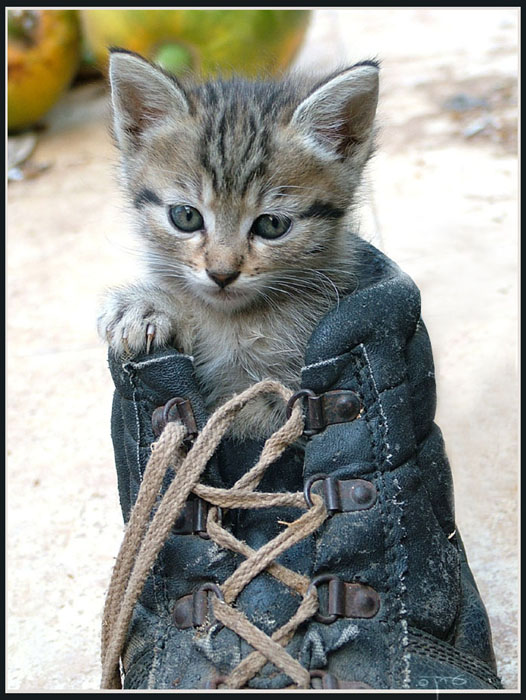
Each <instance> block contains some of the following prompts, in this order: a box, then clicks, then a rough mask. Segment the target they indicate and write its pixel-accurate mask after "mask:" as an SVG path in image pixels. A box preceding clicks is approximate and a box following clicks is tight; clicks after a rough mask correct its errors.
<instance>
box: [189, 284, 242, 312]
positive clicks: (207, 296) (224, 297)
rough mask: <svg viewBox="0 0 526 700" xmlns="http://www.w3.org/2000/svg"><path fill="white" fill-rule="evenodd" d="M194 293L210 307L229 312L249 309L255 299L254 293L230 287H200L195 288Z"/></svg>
mask: <svg viewBox="0 0 526 700" xmlns="http://www.w3.org/2000/svg"><path fill="white" fill-rule="evenodd" d="M194 293H195V295H196V296H197V297H198V298H199V300H200V301H201V302H204V303H205V304H206V305H207V306H208V307H210V308H212V309H214V310H215V311H221V312H223V313H227V314H228V313H235V312H237V311H243V310H244V309H248V308H249V307H250V306H252V305H253V303H254V301H255V295H254V294H253V293H251V292H247V291H245V290H240V289H235V288H229V287H227V288H225V289H219V288H217V289H213V288H209V287H198V288H194Z"/></svg>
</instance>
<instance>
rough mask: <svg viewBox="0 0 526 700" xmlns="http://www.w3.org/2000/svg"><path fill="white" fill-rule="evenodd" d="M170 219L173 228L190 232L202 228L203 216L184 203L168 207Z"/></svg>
mask: <svg viewBox="0 0 526 700" xmlns="http://www.w3.org/2000/svg"><path fill="white" fill-rule="evenodd" d="M170 219H171V221H172V224H173V225H174V226H175V228H178V229H179V231H184V232H185V233H192V232H193V231H197V230H198V229H200V228H203V224H204V222H203V217H202V216H201V214H200V213H199V212H198V211H197V209H194V207H189V206H187V205H185V204H178V205H177V206H176V207H170Z"/></svg>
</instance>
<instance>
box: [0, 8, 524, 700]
mask: <svg viewBox="0 0 526 700" xmlns="http://www.w3.org/2000/svg"><path fill="white" fill-rule="evenodd" d="M518 13H519V11H518V8H468V9H466V8H464V9H459V8H446V9H438V8H406V9H385V8H384V9H381V8H369V9H357V10H353V9H339V10H310V11H307V10H301V9H300V10H291V11H284V10H279V11H278V10H276V11H274V10H254V11H248V10H221V9H214V10H184V11H183V10H177V11H175V10H146V11H137V10H82V11H75V10H23V9H16V10H9V11H7V25H8V46H7V52H8V96H7V97H8V130H9V138H8V157H7V159H8V163H7V165H8V184H7V205H8V206H7V234H8V238H7V264H6V268H7V341H8V342H7V408H8V411H7V434H8V441H7V468H8V475H7V493H8V498H7V510H8V512H7V533H8V534H7V563H8V572H7V583H8V606H7V611H8V617H7V647H8V650H7V686H6V689H7V690H11V691H13V690H14V691H21V690H24V691H37V692H38V691H50V690H58V691H60V690H70V691H83V690H96V689H97V688H98V686H99V679H100V666H99V629H100V619H101V612H102V606H103V601H104V595H105V591H106V586H107V584H108V582H109V576H110V572H111V568H112V565H113V561H114V558H115V555H116V553H117V550H118V547H119V544H120V541H121V538H122V534H123V527H122V520H121V513H120V507H119V502H118V493H117V482H116V476H115V471H114V463H113V450H112V445H111V440H110V411H111V399H112V391H113V385H112V382H111V378H110V375H109V372H108V369H107V363H106V350H105V347H104V346H103V345H102V343H101V342H100V341H99V340H98V338H97V335H96V330H95V319H96V309H97V303H98V299H99V296H100V294H101V292H102V290H103V289H104V287H105V286H108V285H110V284H115V283H116V282H120V281H123V280H124V279H128V278H130V277H133V276H134V275H135V274H136V269H137V263H138V261H137V255H136V254H134V252H133V251H134V250H135V244H134V241H133V240H132V239H131V238H130V237H129V233H128V231H129V224H130V218H129V213H128V211H127V210H126V208H125V206H124V200H123V199H122V198H121V195H120V192H119V187H118V182H117V159H116V153H115V151H114V149H113V146H112V143H111V139H110V136H109V131H108V126H109V119H108V116H109V113H108V104H107V96H108V93H107V86H106V80H105V68H106V61H107V47H108V46H110V45H117V46H122V47H125V48H128V49H131V50H134V51H138V52H140V53H142V54H143V55H146V56H148V57H149V58H151V59H152V60H153V61H156V62H158V63H159V64H160V65H162V66H163V67H165V68H166V69H167V70H171V71H173V72H175V73H177V72H179V71H184V70H187V69H192V70H196V71H198V72H200V73H202V74H204V75H206V74H209V73H212V72H214V71H215V70H217V69H220V70H221V71H222V72H226V73H228V72H230V71H232V70H234V71H242V72H245V73H248V74H249V75H255V74H261V73H263V74H272V73H275V72H277V71H280V70H284V69H286V68H288V67H296V68H300V69H302V70H308V71H310V72H315V73H324V72H327V71H330V70H332V69H334V68H337V67H340V66H342V65H343V66H345V65H346V64H350V63H352V62H355V61H358V60H363V59H366V58H373V57H376V58H378V59H380V61H381V62H382V74H381V92H380V107H379V117H378V121H379V126H380V136H379V149H378V153H377V154H376V155H375V157H374V158H373V160H372V162H371V165H370V168H369V170H368V176H367V183H366V187H365V188H364V192H363V212H362V220H361V232H362V234H363V235H364V236H365V237H366V238H368V239H369V240H370V241H372V242H373V243H374V244H376V245H377V246H379V247H380V248H382V249H383V250H384V251H385V252H386V253H387V254H388V255H390V256H391V257H392V258H393V259H395V260H396V261H397V262H398V264H399V265H400V266H401V267H402V268H403V269H404V270H405V271H406V272H408V273H409V274H410V275H411V276H412V277H413V278H414V279H415V281H416V283H417V284H418V286H419V287H420V290H421V293H422V309H423V317H424V320H425V322H426V325H427V327H428V330H429V333H430V336H431V341H432V344H433V349H434V356H435V364H436V375H437V386H438V409H437V418H436V421H437V423H438V424H439V426H440V427H441V428H442V431H443V433H444V437H445V441H446V446H447V451H448V455H449V458H450V461H451V465H452V469H453V476H454V485H455V495H456V510H457V522H458V527H459V529H460V531H461V533H462V536H463V538H464V541H465V545H466V548H467V552H468V557H469V561H470V564H471V567H472V569H473V572H474V575H475V578H476V580H477V583H478V586H479V588H480V591H481V594H482V597H483V599H484V601H485V604H486V606H487V609H488V613H489V615H490V619H491V623H492V629H493V636H494V644H495V651H496V655H497V661H498V666H499V672H500V674H501V676H502V679H503V682H504V684H505V687H506V688H508V689H515V688H517V687H518V685H517V684H518V678H517V648H518V640H517V634H518V632H517V629H518V519H517V494H518V491H517V483H518V447H517V428H518V363H517V347H518V346H517V342H518V323H517V316H518V314H517V309H518V296H517V295H518V192H517V190H518V165H517V80H518V79H517V74H518V19H519V17H518Z"/></svg>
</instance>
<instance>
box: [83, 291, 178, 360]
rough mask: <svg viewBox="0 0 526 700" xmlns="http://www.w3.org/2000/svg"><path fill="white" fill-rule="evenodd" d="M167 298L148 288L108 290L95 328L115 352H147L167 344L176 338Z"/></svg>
mask: <svg viewBox="0 0 526 700" xmlns="http://www.w3.org/2000/svg"><path fill="white" fill-rule="evenodd" d="M169 310H170V300H168V299H167V298H166V299H165V298H164V295H162V294H161V295H160V294H159V292H158V291H157V290H155V293H153V292H150V293H148V291H147V290H143V289H139V288H134V287H126V288H122V289H115V290H110V291H109V292H108V293H107V294H106V297H105V299H104V300H103V303H102V307H101V310H100V314H99V317H98V319H97V329H98V332H99V335H100V337H101V338H102V339H103V340H105V341H106V342H107V343H108V344H109V346H110V347H111V349H112V350H113V351H114V352H115V354H117V355H119V356H122V355H126V356H132V355H138V354H140V353H144V352H146V353H149V352H150V350H151V348H159V347H163V346H166V345H168V343H169V342H170V341H171V340H173V339H174V337H175V321H174V318H173V315H172V314H170V313H169Z"/></svg>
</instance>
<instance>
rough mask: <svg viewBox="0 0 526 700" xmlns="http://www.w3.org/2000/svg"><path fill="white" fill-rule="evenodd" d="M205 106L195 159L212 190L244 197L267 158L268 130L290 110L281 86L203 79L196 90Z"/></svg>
mask: <svg viewBox="0 0 526 700" xmlns="http://www.w3.org/2000/svg"><path fill="white" fill-rule="evenodd" d="M197 92H198V95H199V96H200V99H201V101H202V102H203V103H204V104H205V109H204V110H203V113H202V119H203V136H204V138H203V140H202V142H201V153H200V159H201V163H202V165H203V166H204V167H205V168H206V169H207V170H208V172H209V173H210V174H211V177H212V182H213V186H214V190H215V191H216V193H223V192H229V193H233V192H235V194H237V195H239V196H244V195H245V194H246V192H247V189H248V187H249V186H250V184H251V183H252V182H254V181H256V180H257V179H258V178H260V177H262V176H264V175H265V173H266V170H267V164H268V160H269V157H270V144H271V133H270V128H273V127H274V126H275V125H276V121H277V120H278V119H279V117H280V113H284V109H285V108H287V107H288V108H290V101H291V100H290V98H291V95H288V92H287V91H286V90H285V92H287V95H288V98H287V96H286V95H284V94H283V92H284V86H283V85H281V86H276V85H274V84H266V83H248V82H245V81H243V80H232V81H230V82H222V81H218V82H216V83H207V84H205V85H203V86H200V87H198V88H197Z"/></svg>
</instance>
